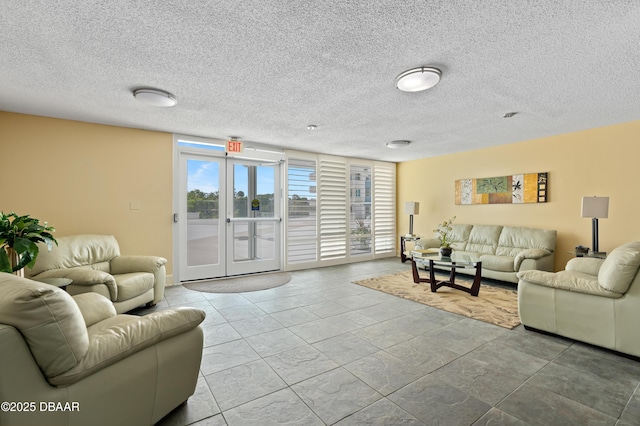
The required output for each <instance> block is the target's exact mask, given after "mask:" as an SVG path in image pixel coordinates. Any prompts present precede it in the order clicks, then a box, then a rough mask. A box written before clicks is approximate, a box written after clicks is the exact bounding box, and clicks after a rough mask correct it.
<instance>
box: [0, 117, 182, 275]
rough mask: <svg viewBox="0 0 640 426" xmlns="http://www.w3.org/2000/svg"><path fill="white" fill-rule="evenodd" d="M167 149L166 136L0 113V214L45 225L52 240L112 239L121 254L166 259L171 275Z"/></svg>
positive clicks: (169, 157) (169, 151) (169, 143)
mask: <svg viewBox="0 0 640 426" xmlns="http://www.w3.org/2000/svg"><path fill="white" fill-rule="evenodd" d="M172 144H173V139H172V135H171V134H168V133H159V132H151V131H145V130H135V129H128V128H122V127H113V126H103V125H98V124H88V123H81V122H77V121H67V120H58V119H52V118H44V117H36V116H31V115H22V114H13V113H7V112H0V156H1V157H0V158H2V161H1V164H2V166H1V167H0V170H1V171H2V183H3V185H2V190H1V195H0V210H2V211H4V212H10V211H15V212H16V213H18V214H29V215H31V216H32V217H35V218H38V219H40V220H41V221H47V222H49V225H52V226H54V227H55V228H56V232H55V234H54V235H55V236H64V235H73V234H84V233H96V234H113V235H115V236H116V238H117V239H118V242H119V243H120V251H121V252H122V253H123V254H152V255H156V256H162V257H165V258H167V260H168V261H169V264H168V265H167V273H168V274H170V275H171V274H172V265H171V260H172V222H171V218H172V216H171V215H172V181H173V176H172V155H173V154H172V152H173V151H172V149H173V148H172V147H173V145H172ZM131 203H133V204H134V207H135V204H138V206H139V209H138V210H132V209H131ZM169 279H171V277H169ZM169 282H171V281H169Z"/></svg>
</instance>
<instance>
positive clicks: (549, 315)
mask: <svg viewBox="0 0 640 426" xmlns="http://www.w3.org/2000/svg"><path fill="white" fill-rule="evenodd" d="M639 268H640V241H636V242H632V243H627V244H624V245H622V246H620V247H618V248H616V249H615V250H613V251H612V252H611V253H610V254H609V255H608V256H607V258H606V259H595V258H588V257H579V258H575V259H571V260H570V261H569V262H568V263H567V266H566V269H565V270H564V271H560V272H557V273H555V274H554V273H549V272H542V271H526V272H521V273H519V274H518V276H519V277H520V282H519V284H518V308H519V312H520V320H521V321H522V324H524V326H525V327H527V328H533V329H536V330H542V331H547V332H550V333H554V334H558V335H561V336H565V337H569V338H572V339H575V340H580V341H583V342H586V343H591V344H594V345H597V346H602V347H605V348H609V349H613V350H616V351H619V352H623V353H626V354H629V355H634V356H638V357H640V327H639V325H640V274H638V269H639Z"/></svg>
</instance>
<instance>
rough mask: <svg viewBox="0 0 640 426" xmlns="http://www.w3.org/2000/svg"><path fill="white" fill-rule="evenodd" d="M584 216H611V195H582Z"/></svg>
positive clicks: (600, 217)
mask: <svg viewBox="0 0 640 426" xmlns="http://www.w3.org/2000/svg"><path fill="white" fill-rule="evenodd" d="M582 217H597V218H598V219H605V218H607V217H609V197H582Z"/></svg>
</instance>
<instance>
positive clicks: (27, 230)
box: [0, 212, 58, 275]
mask: <svg viewBox="0 0 640 426" xmlns="http://www.w3.org/2000/svg"><path fill="white" fill-rule="evenodd" d="M52 232H55V229H54V228H53V227H52V226H48V225H47V222H45V223H44V225H41V224H40V221H39V220H38V219H34V218H32V217H29V215H24V216H18V215H17V214H16V213H15V212H11V213H9V214H5V213H4V212H0V272H8V273H16V274H17V275H24V271H23V270H22V269H23V268H24V267H25V266H28V267H29V268H32V267H33V265H34V264H35V263H36V257H37V256H38V245H37V244H36V243H45V244H46V245H47V248H48V249H49V250H51V249H52V248H53V244H54V243H55V244H56V245H57V244H58V242H57V241H56V239H55V238H54V237H53V235H52V234H51V233H52Z"/></svg>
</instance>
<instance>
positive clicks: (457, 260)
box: [411, 253, 482, 296]
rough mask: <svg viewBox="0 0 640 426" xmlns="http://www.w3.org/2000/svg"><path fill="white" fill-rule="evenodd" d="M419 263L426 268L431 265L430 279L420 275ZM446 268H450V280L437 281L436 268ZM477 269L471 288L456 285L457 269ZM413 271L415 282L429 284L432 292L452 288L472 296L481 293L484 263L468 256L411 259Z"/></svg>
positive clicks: (454, 255) (437, 256)
mask: <svg viewBox="0 0 640 426" xmlns="http://www.w3.org/2000/svg"><path fill="white" fill-rule="evenodd" d="M418 263H421V264H423V265H424V266H427V264H428V265H429V278H422V277H420V274H419V273H418V265H417V264H418ZM436 265H438V266H446V267H447V268H449V280H448V281H441V280H438V279H436V275H435V268H434V266H436ZM471 268H473V269H475V275H474V278H473V284H471V287H465V286H462V285H460V284H456V270H457V269H471ZM411 271H412V272H413V282H414V283H416V284H418V283H429V284H430V285H431V291H432V292H434V293H435V292H436V291H437V290H438V289H439V288H440V287H451V288H455V289H456V290H461V291H465V292H467V293H469V294H471V295H472V296H478V293H479V292H480V282H481V279H482V262H480V261H475V260H473V259H471V258H470V257H468V256H463V255H457V256H456V254H455V253H454V254H453V255H452V256H451V257H444V256H440V255H434V256H425V257H422V258H417V257H412V258H411Z"/></svg>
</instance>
